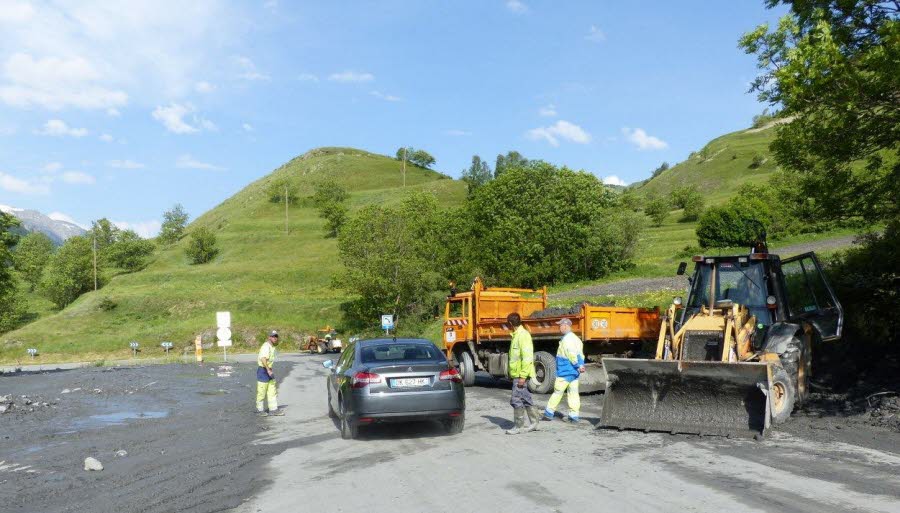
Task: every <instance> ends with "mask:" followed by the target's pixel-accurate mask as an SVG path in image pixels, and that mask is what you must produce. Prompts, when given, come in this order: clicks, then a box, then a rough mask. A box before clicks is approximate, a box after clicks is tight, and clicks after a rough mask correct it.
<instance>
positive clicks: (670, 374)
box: [600, 358, 769, 436]
mask: <svg viewBox="0 0 900 513" xmlns="http://www.w3.org/2000/svg"><path fill="white" fill-rule="evenodd" d="M603 365H604V367H605V368H606V372H607V374H608V375H609V383H608V384H607V387H606V393H605V396H604V398H603V411H602V413H601V415H600V426H603V427H614V428H619V429H642V430H645V431H666V432H670V433H691V434H700V435H721V436H762V435H764V434H765V431H766V428H768V427H769V422H768V419H769V408H768V404H769V402H768V399H767V396H768V390H769V378H768V370H767V365H766V364H765V363H756V362H754V363H749V362H747V363H724V362H709V361H674V360H636V359H625V358H604V359H603Z"/></svg>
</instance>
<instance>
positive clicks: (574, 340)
mask: <svg viewBox="0 0 900 513" xmlns="http://www.w3.org/2000/svg"><path fill="white" fill-rule="evenodd" d="M556 324H558V325H559V332H560V333H562V334H563V337H562V339H560V341H559V349H558V350H557V351H556V382H555V383H553V395H551V396H550V400H549V401H548V402H547V408H546V409H545V410H544V420H553V418H554V417H555V416H556V407H557V406H559V402H560V401H562V396H563V394H566V399H567V400H568V403H569V421H571V422H578V420H579V419H580V417H579V412H580V410H581V398H580V397H578V378H579V377H580V376H581V374H583V373H584V344H583V343H582V342H581V339H580V338H578V335H576V334H574V333H572V321H571V320H570V319H562V320H560V321H559V322H557V323H556Z"/></svg>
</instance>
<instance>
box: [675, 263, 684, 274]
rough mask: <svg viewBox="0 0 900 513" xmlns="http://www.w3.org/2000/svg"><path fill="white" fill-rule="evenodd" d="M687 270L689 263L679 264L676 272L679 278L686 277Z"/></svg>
mask: <svg viewBox="0 0 900 513" xmlns="http://www.w3.org/2000/svg"><path fill="white" fill-rule="evenodd" d="M685 269H687V262H681V263H680V264H678V270H677V271H676V272H675V274H677V275H678V276H684V271H685Z"/></svg>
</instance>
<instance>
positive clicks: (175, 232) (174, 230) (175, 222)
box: [157, 203, 190, 244]
mask: <svg viewBox="0 0 900 513" xmlns="http://www.w3.org/2000/svg"><path fill="white" fill-rule="evenodd" d="M189 218H190V216H188V213H187V212H186V211H185V210H184V207H183V206H181V204H180V203H179V204H176V205H175V206H174V207H172V208H170V209H169V210H167V211H166V212H165V213H164V214H163V223H162V227H161V228H160V230H159V236H158V237H157V240H159V242H161V243H163V244H174V243H176V242H178V240H179V239H181V237H182V236H184V229H185V227H186V226H187V222H188V219H189Z"/></svg>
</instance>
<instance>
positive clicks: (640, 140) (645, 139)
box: [622, 127, 669, 150]
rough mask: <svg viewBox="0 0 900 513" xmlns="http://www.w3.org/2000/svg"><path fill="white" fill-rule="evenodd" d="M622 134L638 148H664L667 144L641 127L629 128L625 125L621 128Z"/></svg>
mask: <svg viewBox="0 0 900 513" xmlns="http://www.w3.org/2000/svg"><path fill="white" fill-rule="evenodd" d="M622 135H624V136H625V139H626V140H628V142H630V143H632V144H634V145H635V146H637V148H638V149H639V150H664V149H666V148H668V147H669V144H668V143H667V142H665V141H663V140H662V139H660V138H658V137H654V136H652V135H648V134H647V132H645V131H644V129H642V128H635V129H633V130H632V129H630V128H628V127H625V128H623V129H622Z"/></svg>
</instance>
